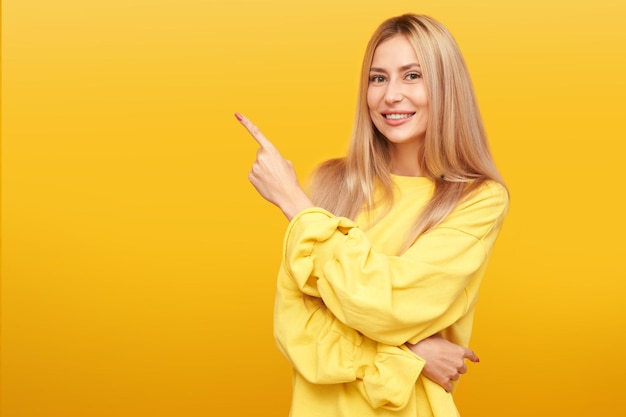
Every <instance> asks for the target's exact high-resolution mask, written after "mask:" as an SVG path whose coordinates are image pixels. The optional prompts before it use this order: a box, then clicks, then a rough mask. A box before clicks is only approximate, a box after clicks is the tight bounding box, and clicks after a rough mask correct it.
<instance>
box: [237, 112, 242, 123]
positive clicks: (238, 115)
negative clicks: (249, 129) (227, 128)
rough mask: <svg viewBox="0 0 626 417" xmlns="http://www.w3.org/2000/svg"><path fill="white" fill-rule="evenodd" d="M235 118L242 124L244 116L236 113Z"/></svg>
mask: <svg viewBox="0 0 626 417" xmlns="http://www.w3.org/2000/svg"><path fill="white" fill-rule="evenodd" d="M235 117H236V118H237V120H239V121H240V122H241V120H242V119H243V116H242V115H240V114H239V113H235Z"/></svg>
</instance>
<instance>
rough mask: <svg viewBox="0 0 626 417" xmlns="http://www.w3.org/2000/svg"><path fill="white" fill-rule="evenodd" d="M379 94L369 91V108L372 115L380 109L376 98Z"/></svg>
mask: <svg viewBox="0 0 626 417" xmlns="http://www.w3.org/2000/svg"><path fill="white" fill-rule="evenodd" d="M376 96H377V94H376V91H375V90H373V89H371V88H369V89H368V90H367V97H366V98H367V108H368V109H370V113H371V112H372V110H373V109H376V108H377V107H378V100H377V98H376Z"/></svg>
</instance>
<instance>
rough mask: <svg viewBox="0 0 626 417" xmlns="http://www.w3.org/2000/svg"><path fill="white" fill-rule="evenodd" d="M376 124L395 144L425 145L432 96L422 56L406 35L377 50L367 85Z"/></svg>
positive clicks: (368, 99) (395, 37) (391, 40)
mask: <svg viewBox="0 0 626 417" xmlns="http://www.w3.org/2000/svg"><path fill="white" fill-rule="evenodd" d="M367 105H368V107H369V112H370V117H371V118H372V122H373V123H374V126H376V127H377V128H378V130H379V131H380V132H381V133H382V134H383V135H384V136H385V137H386V138H387V139H388V140H389V142H390V143H391V146H392V147H399V148H403V147H405V146H406V145H412V146H421V145H422V143H423V140H424V136H425V135H426V125H427V120H428V98H427V94H426V87H425V86H424V82H423V79H422V71H421V68H420V64H419V60H418V59H417V56H416V54H415V51H414V50H413V47H412V46H411V44H410V43H409V41H408V40H407V39H406V38H405V37H404V36H402V35H397V36H394V37H393V38H390V39H387V40H386V41H384V42H381V43H380V44H379V45H378V46H377V47H376V50H375V51H374V58H373V60H372V66H371V67H370V74H369V85H368V88H367Z"/></svg>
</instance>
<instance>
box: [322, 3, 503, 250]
mask: <svg viewBox="0 0 626 417" xmlns="http://www.w3.org/2000/svg"><path fill="white" fill-rule="evenodd" d="M395 36H404V37H405V38H406V39H407V40H408V41H409V43H410V44H411V45H412V46H413V48H414V50H415V53H416V55H417V57H418V59H419V62H420V65H421V69H422V77H423V79H424V83H425V87H426V91H427V94H428V103H429V115H428V122H427V123H428V124H427V129H426V135H425V139H424V146H423V151H422V154H421V155H416V156H415V157H416V158H420V163H421V165H422V169H423V172H424V175H425V176H426V177H428V178H430V179H432V180H433V181H434V184H435V188H434V193H433V196H432V198H431V200H430V201H429V203H428V204H427V205H426V206H425V207H424V209H423V210H422V212H421V213H416V221H415V224H414V226H413V229H412V230H411V231H410V233H409V235H408V237H407V241H406V244H405V247H404V249H407V248H408V247H409V246H410V244H411V243H412V242H413V241H414V240H415V239H417V238H418V237H419V236H420V235H421V234H423V233H426V232H427V231H429V230H430V229H432V228H433V227H435V226H436V225H437V224H439V223H440V222H441V221H442V220H443V219H445V218H446V217H447V216H448V215H449V214H450V213H451V212H452V210H454V208H455V207H456V206H457V205H458V204H459V202H460V201H461V200H462V199H463V198H465V197H466V196H467V195H468V194H469V193H470V192H471V191H472V190H474V189H476V188H477V187H478V186H479V185H480V184H482V183H483V182H485V181H487V180H494V181H497V182H499V183H502V184H503V181H502V178H501V177H500V174H499V173H498V170H497V169H496V166H495V164H494V161H493V158H492V156H491V152H490V150H489V146H488V143H487V137H486V133H485V129H484V126H483V122H482V118H481V116H480V112H479V110H478V104H477V102H476V97H475V94H474V90H473V87H472V82H471V78H470V75H469V72H468V70H467V66H466V64H465V61H464V59H463V56H462V55H461V51H460V50H459V47H458V45H457V43H456V41H455V40H454V38H453V37H452V35H451V34H450V32H449V31H448V30H447V29H446V28H445V27H444V26H443V25H442V24H441V23H439V22H437V21H436V20H434V19H432V18H430V17H428V16H423V15H415V14H405V15H402V16H397V17H392V18H390V19H387V20H386V21H384V22H383V23H382V24H381V25H380V26H379V27H378V28H377V29H376V31H375V32H374V34H373V35H372V37H371V39H370V41H369V43H368V45H367V48H366V50H365V56H364V58H363V64H362V68H361V80H360V88H359V97H358V101H357V111H356V117H355V123H354V129H353V133H352V139H351V141H350V146H349V150H348V154H347V156H346V157H345V158H339V159H333V160H330V161H327V162H325V163H323V164H321V165H320V166H319V167H318V168H317V169H316V171H315V172H314V174H313V176H312V181H311V198H312V200H313V202H314V203H315V204H316V205H319V206H321V207H324V208H326V209H327V210H329V211H330V212H332V213H333V214H335V215H337V216H345V217H348V218H352V219H354V218H356V216H357V215H358V214H359V213H360V212H361V211H362V210H366V211H370V210H372V209H373V208H374V207H376V206H378V205H379V204H384V205H386V206H387V207H391V205H392V204H393V181H392V179H391V176H390V158H389V151H388V146H389V145H388V141H387V139H386V138H385V137H384V136H383V135H382V134H381V133H380V132H379V131H378V130H377V129H376V127H375V126H374V124H373V123H372V120H371V118H370V115H369V109H368V106H367V90H368V85H369V72H370V67H371V63H372V60H373V57H374V52H375V50H376V48H377V47H378V45H380V44H381V43H382V42H384V41H386V40H388V39H391V38H393V37H395Z"/></svg>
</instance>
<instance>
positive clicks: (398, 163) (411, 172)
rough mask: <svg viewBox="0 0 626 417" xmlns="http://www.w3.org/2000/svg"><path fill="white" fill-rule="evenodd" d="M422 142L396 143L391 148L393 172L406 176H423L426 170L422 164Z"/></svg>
mask: <svg viewBox="0 0 626 417" xmlns="http://www.w3.org/2000/svg"><path fill="white" fill-rule="evenodd" d="M421 154H422V144H421V142H420V143H405V144H397V143H394V144H392V146H391V147H390V149H389V155H390V156H391V172H392V173H393V174H396V175H401V176H404V177H423V176H424V170H423V169H422V166H421V164H420V160H421V158H420V155H421Z"/></svg>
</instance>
